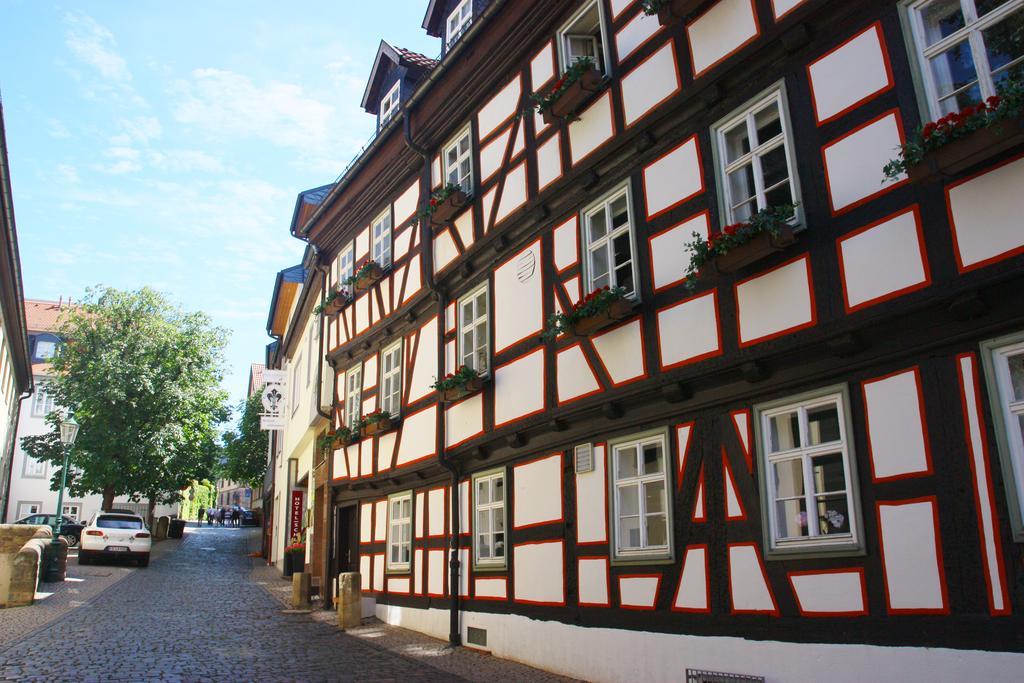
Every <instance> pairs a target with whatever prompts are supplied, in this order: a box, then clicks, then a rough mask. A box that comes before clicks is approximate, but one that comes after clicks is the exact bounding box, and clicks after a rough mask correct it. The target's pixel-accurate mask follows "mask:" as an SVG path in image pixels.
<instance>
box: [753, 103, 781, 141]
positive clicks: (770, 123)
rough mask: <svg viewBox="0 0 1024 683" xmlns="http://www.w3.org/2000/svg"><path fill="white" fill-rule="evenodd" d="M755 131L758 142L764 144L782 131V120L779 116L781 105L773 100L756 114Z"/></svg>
mask: <svg viewBox="0 0 1024 683" xmlns="http://www.w3.org/2000/svg"><path fill="white" fill-rule="evenodd" d="M754 131H755V135H757V144H758V145H763V144H764V143H766V142H768V141H769V140H771V139H772V138H774V137H775V136H777V135H779V134H780V133H782V120H781V119H780V118H779V105H778V104H777V103H775V102H772V103H771V104H770V105H769V106H767V107H765V108H764V109H762V110H761V111H759V112H757V113H756V114H754Z"/></svg>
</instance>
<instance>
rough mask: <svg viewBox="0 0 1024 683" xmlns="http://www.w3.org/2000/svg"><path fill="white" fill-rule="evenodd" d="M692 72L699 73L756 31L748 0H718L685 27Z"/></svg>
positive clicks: (753, 15) (755, 23)
mask: <svg viewBox="0 0 1024 683" xmlns="http://www.w3.org/2000/svg"><path fill="white" fill-rule="evenodd" d="M686 34H687V36H688V37H689V39H690V51H691V53H692V55H693V74H694V76H700V75H701V74H702V73H703V72H704V71H706V70H708V69H710V68H711V67H712V66H714V65H715V63H716V62H718V61H719V60H720V59H723V58H724V57H725V56H726V55H728V54H729V53H731V52H732V51H733V50H735V49H737V48H738V47H739V46H740V45H742V44H743V43H745V42H746V41H748V40H750V39H751V38H753V37H754V36H756V35H757V17H756V16H755V14H754V3H753V2H751V0H719V2H716V3H714V4H712V5H711V8H710V9H709V10H708V11H707V12H705V13H704V14H702V15H700V17H698V18H697V20H696V21H694V22H693V23H692V24H689V25H688V26H687V27H686Z"/></svg>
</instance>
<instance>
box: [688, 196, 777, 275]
mask: <svg viewBox="0 0 1024 683" xmlns="http://www.w3.org/2000/svg"><path fill="white" fill-rule="evenodd" d="M795 216H796V205H795V204H784V205H782V206H770V207H768V208H766V209H761V210H760V211H758V212H757V213H755V214H754V215H753V216H751V217H750V220H749V221H747V222H744V223H733V224H732V225H727V226H725V227H724V228H722V231H721V232H719V233H715V234H714V235H712V236H711V237H710V238H709V239H707V240H705V239H704V238H703V237H700V236H697V238H696V239H695V240H694V241H693V242H690V243H689V244H688V245H687V247H688V249H689V252H690V263H689V265H688V266H687V268H686V286H687V287H688V288H690V289H694V288H695V287H696V286H697V281H698V280H699V279H700V278H701V277H703V276H706V275H709V274H710V273H712V272H714V273H718V274H724V273H735V272H736V271H737V270H739V269H740V268H744V267H746V266H749V265H750V264H752V263H756V262H758V261H760V260H762V259H764V258H767V257H768V256H771V255H772V254H774V253H776V252H779V251H782V250H783V249H785V248H786V247H788V246H789V245H791V244H793V243H794V242H796V237H795V235H794V234H793V227H794V226H793V223H792V221H794V220H795Z"/></svg>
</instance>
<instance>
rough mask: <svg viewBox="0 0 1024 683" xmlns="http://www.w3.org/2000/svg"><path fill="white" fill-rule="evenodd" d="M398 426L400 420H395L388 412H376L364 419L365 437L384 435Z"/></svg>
mask: <svg viewBox="0 0 1024 683" xmlns="http://www.w3.org/2000/svg"><path fill="white" fill-rule="evenodd" d="M397 426H398V420H397V419H393V418H392V417H391V415H389V414H388V413H387V412H386V411H374V412H372V413H370V414H369V415H366V416H364V417H363V428H362V430H361V431H362V433H363V436H374V435H376V434H383V433H384V432H387V431H390V430H392V429H394V428H395V427H397Z"/></svg>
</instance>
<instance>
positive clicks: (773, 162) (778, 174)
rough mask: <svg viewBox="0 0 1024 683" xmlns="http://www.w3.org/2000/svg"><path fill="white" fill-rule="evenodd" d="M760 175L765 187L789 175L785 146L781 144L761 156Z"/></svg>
mask: <svg viewBox="0 0 1024 683" xmlns="http://www.w3.org/2000/svg"><path fill="white" fill-rule="evenodd" d="M761 176H762V178H763V180H764V186H765V187H766V188H769V187H774V186H776V185H778V184H779V183H781V182H782V181H784V180H785V179H786V178H788V177H789V166H788V165H787V163H786V148H785V147H784V146H783V145H779V146H778V147H776V148H775V149H773V150H772V151H770V152H768V153H767V154H765V155H764V156H762V157H761Z"/></svg>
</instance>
